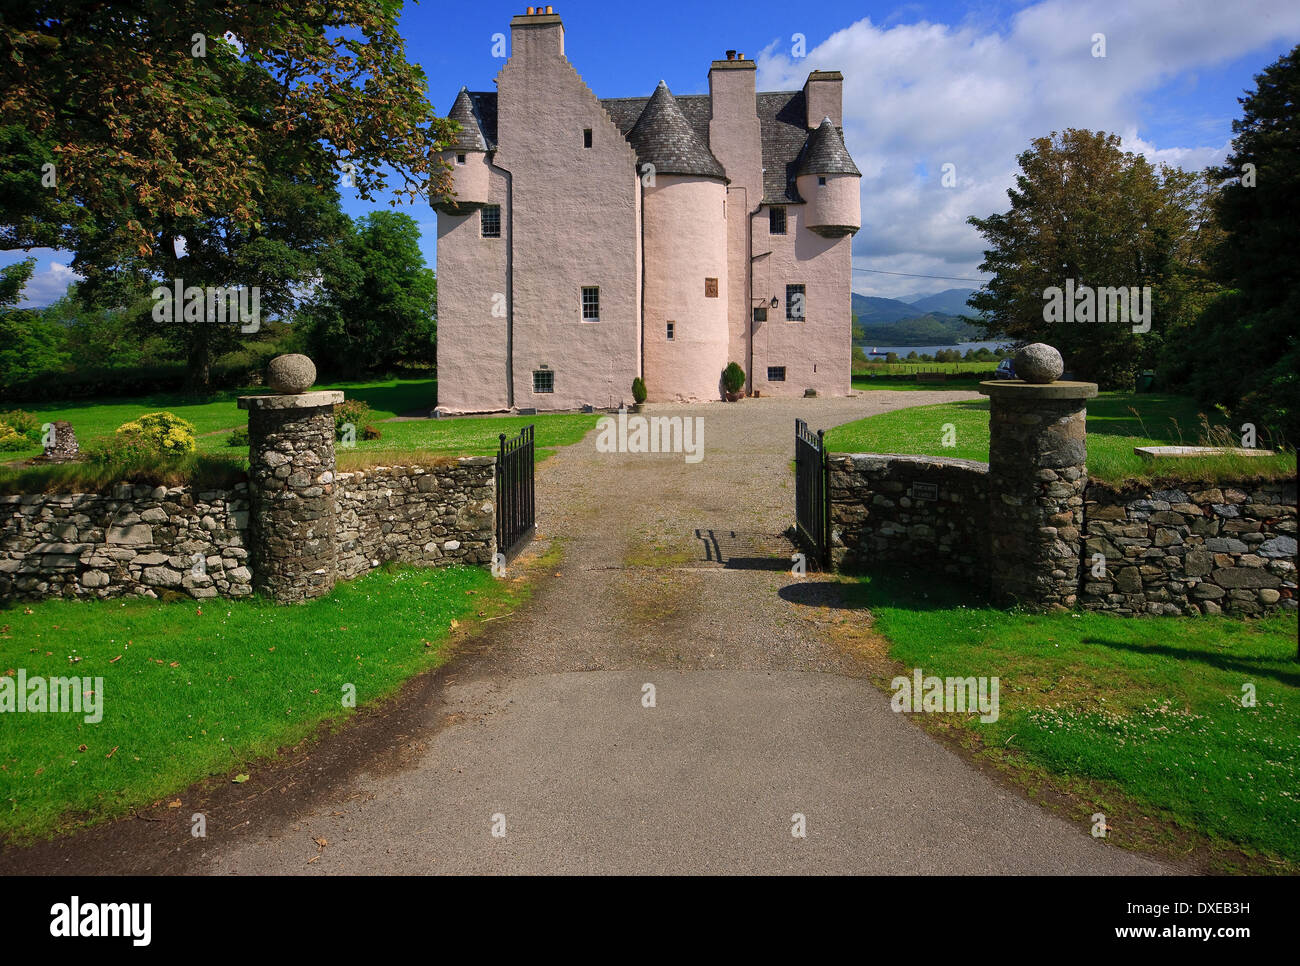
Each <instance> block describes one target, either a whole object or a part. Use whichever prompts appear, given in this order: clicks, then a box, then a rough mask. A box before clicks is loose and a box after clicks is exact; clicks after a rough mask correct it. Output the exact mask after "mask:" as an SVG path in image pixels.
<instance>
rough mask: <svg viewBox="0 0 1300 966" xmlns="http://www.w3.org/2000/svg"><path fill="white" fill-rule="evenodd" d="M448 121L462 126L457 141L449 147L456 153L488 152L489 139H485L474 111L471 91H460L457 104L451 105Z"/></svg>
mask: <svg viewBox="0 0 1300 966" xmlns="http://www.w3.org/2000/svg"><path fill="white" fill-rule="evenodd" d="M447 119H448V120H450V121H455V122H456V123H457V124H459V125H460V133H458V134H457V135H456V139H455V140H454V141H452V142H451V144H450V145H448V147H449V148H452V149H454V150H456V151H486V150H487V149H488V146H487V139H486V138H485V137H483V129H482V128H481V127H479V122H478V115H477V114H476V113H475V111H474V102H473V101H471V100H470V97H469V91H467V90H466V89H465V88H463V87H462V88H461V89H460V93H459V94H457V95H456V103H455V104H453V105H451V111H450V113H448V115H447Z"/></svg>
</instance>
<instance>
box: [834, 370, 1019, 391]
mask: <svg viewBox="0 0 1300 966" xmlns="http://www.w3.org/2000/svg"><path fill="white" fill-rule="evenodd" d="M992 371H993V370H992V368H991V367H990V368H987V369H982V370H980V371H979V372H970V373H961V374H960V375H953V376H949V377H948V378H947V379H945V380H944V381H943V382H920V381H919V380H917V379H915V378H902V377H899V376H889V377H888V378H886V377H884V376H872V375H870V374H867V373H857V372H855V373H854V374H853V388H854V389H859V390H872V389H893V390H896V391H903V392H915V391H917V390H920V389H929V390H931V391H933V390H935V389H961V390H965V391H969V392H974V391H976V390H978V389H979V384H980V382H981V381H982V380H983V379H987V378H989V375H988V374H989V373H991V372H992Z"/></svg>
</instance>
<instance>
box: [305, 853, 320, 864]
mask: <svg viewBox="0 0 1300 966" xmlns="http://www.w3.org/2000/svg"><path fill="white" fill-rule="evenodd" d="M319 858H320V853H319V852H317V853H316V854H315V855H313V856H312V857H311V858H310V859H308V860H307V864H308V865H311V864H312V863H313V862H315V861H316V860H317V859H319Z"/></svg>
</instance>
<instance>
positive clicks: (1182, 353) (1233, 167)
mask: <svg viewBox="0 0 1300 966" xmlns="http://www.w3.org/2000/svg"><path fill="white" fill-rule="evenodd" d="M1255 83H1256V86H1255V89H1254V90H1253V91H1250V92H1249V93H1248V94H1247V96H1246V97H1244V98H1241V99H1240V103H1241V105H1242V116H1241V118H1240V119H1238V120H1235V121H1233V122H1232V130H1233V133H1234V134H1235V135H1236V137H1235V138H1234V140H1233V146H1232V152H1231V154H1230V155H1229V156H1228V158H1227V161H1226V162H1225V163H1224V164H1223V165H1222V166H1220V167H1218V168H1215V169H1212V171H1211V174H1212V175H1213V176H1214V178H1215V179H1216V181H1217V182H1218V183H1219V184H1220V185H1221V188H1220V190H1219V191H1218V192H1217V194H1216V195H1215V197H1214V210H1215V213H1216V215H1217V217H1218V223H1219V225H1220V227H1221V229H1222V234H1221V237H1220V238H1219V239H1218V240H1217V243H1216V244H1215V245H1214V247H1213V250H1212V253H1211V256H1210V266H1211V271H1212V273H1213V275H1214V277H1215V278H1216V279H1217V280H1218V281H1219V282H1220V283H1221V284H1222V285H1223V286H1225V287H1226V289H1227V290H1226V291H1225V292H1224V293H1223V295H1222V296H1221V297H1220V298H1218V299H1217V300H1216V301H1215V302H1214V304H1213V305H1211V306H1209V307H1208V308H1207V309H1206V311H1205V312H1204V313H1203V314H1202V315H1201V316H1200V318H1199V319H1198V320H1197V322H1196V325H1195V327H1194V328H1193V329H1192V330H1191V331H1190V332H1189V333H1187V336H1186V338H1185V340H1184V341H1183V342H1182V343H1181V344H1180V345H1179V346H1176V347H1173V348H1174V349H1175V350H1176V351H1175V352H1174V353H1173V354H1174V357H1175V360H1176V361H1175V376H1176V377H1177V378H1179V379H1181V380H1182V381H1183V383H1184V385H1186V386H1187V387H1188V388H1189V389H1190V390H1191V391H1192V392H1193V393H1194V394H1195V395H1196V396H1197V398H1198V399H1199V400H1200V401H1201V402H1203V403H1206V404H1213V405H1219V406H1222V407H1224V408H1225V409H1228V410H1230V411H1231V412H1232V413H1233V415H1234V416H1240V417H1241V418H1242V419H1243V420H1245V421H1253V422H1255V423H1256V425H1257V426H1266V427H1269V428H1270V429H1272V430H1273V431H1274V433H1281V434H1282V435H1284V436H1285V437H1286V438H1287V439H1288V440H1289V441H1290V442H1291V443H1292V444H1294V443H1296V442H1297V441H1298V440H1300V374H1298V373H1300V327H1297V324H1296V320H1297V319H1298V318H1300V258H1298V257H1297V254H1296V253H1297V251H1300V165H1298V164H1297V159H1300V47H1296V48H1295V49H1293V50H1292V51H1291V52H1290V53H1288V54H1286V55H1284V56H1283V57H1281V58H1280V59H1278V61H1277V62H1276V63H1273V64H1271V65H1270V66H1269V67H1268V68H1267V69H1265V70H1264V72H1263V73H1261V74H1259V75H1257V76H1256V78H1255Z"/></svg>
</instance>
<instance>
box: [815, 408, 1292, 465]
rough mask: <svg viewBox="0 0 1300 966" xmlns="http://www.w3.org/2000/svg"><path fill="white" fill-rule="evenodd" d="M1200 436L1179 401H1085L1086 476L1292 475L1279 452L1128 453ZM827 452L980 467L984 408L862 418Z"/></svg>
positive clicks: (1287, 453) (1196, 420)
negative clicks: (948, 460)
mask: <svg viewBox="0 0 1300 966" xmlns="http://www.w3.org/2000/svg"><path fill="white" fill-rule="evenodd" d="M930 388H934V387H933V386H931V387H930ZM949 388H951V387H949ZM1220 423H1221V421H1220ZM948 425H951V426H952V427H953V428H954V429H955V443H956V445H954V446H948V447H945V446H944V445H943V441H944V437H945V426H948ZM1199 431H1200V413H1199V412H1198V409H1197V407H1196V405H1195V403H1194V402H1193V401H1192V400H1190V399H1188V398H1186V397H1183V396H1173V395H1164V394H1141V395H1139V394H1135V393H1127V392H1123V393H1121V392H1105V393H1101V394H1100V395H1099V396H1098V397H1097V398H1096V399H1092V400H1089V401H1088V475H1089V476H1090V477H1091V478H1093V479H1095V480H1098V481H1101V482H1106V483H1111V484H1115V485H1120V484H1123V483H1126V482H1129V483H1137V484H1143V483H1153V482H1157V481H1161V480H1202V481H1206V482H1218V481H1235V480H1250V479H1257V478H1264V479H1290V478H1292V477H1294V476H1295V472H1296V457H1295V450H1294V449H1286V450H1279V451H1278V452H1277V453H1276V455H1274V456H1231V455H1227V456H1215V457H1206V458H1197V459H1159V460H1144V459H1143V458H1142V457H1140V456H1138V455H1136V454H1135V453H1134V452H1133V447H1135V446H1148V445H1168V444H1171V443H1175V444H1178V443H1188V444H1191V443H1195V442H1196V441H1197V439H1198V436H1197V433H1198V432H1199ZM1263 445H1264V443H1263V442H1261V446H1263ZM827 446H828V447H829V448H830V449H831V451H833V452H839V453H903V454H911V455H918V456H951V457H957V458H960V459H971V460H980V461H985V462H987V460H988V458H989V401H988V400H987V399H967V400H962V401H959V402H951V403H939V404H937V405H933V406H914V407H912V408H909V409H899V410H894V411H893V412H888V413H882V414H881V415H879V416H869V417H867V418H866V419H859V420H857V421H855V422H852V423H846V424H845V425H843V426H837V427H836V428H834V429H832V430H830V432H828V433H827Z"/></svg>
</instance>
